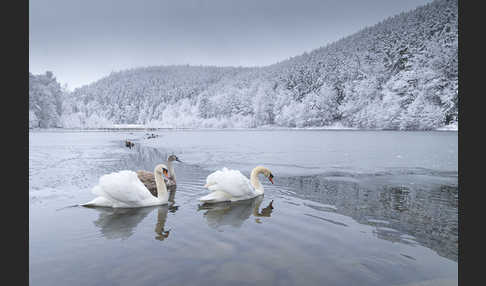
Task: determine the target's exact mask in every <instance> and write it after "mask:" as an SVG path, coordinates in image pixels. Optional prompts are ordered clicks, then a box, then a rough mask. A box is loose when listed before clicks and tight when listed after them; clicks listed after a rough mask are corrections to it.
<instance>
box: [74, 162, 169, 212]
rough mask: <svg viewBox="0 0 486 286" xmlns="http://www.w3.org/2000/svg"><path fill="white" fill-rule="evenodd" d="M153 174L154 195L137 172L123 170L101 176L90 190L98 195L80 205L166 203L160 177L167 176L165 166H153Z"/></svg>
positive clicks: (165, 190) (124, 206) (166, 199)
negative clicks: (155, 192) (155, 190)
mask: <svg viewBox="0 0 486 286" xmlns="http://www.w3.org/2000/svg"><path fill="white" fill-rule="evenodd" d="M154 174H155V183H156V185H157V196H156V197H155V196H153V195H152V193H151V192H150V191H149V190H148V189H147V188H146V187H145V186H144V184H143V183H142V182H141V181H140V180H139V179H138V177H137V173H135V172H133V171H130V170H123V171H120V172H114V173H111V174H107V175H103V176H101V178H100V180H99V182H98V185H96V186H94V187H93V189H92V190H91V192H92V193H93V194H95V195H97V196H98V197H96V198H95V199H93V200H92V201H90V202H88V203H86V204H82V206H86V207H112V208H136V207H146V206H155V205H164V204H167V202H168V199H169V193H168V192H167V187H166V185H165V182H164V179H163V178H162V174H163V175H164V176H166V177H167V176H168V170H167V166H166V165H164V164H159V165H157V166H155V169H154Z"/></svg>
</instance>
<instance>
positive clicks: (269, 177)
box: [268, 174, 273, 184]
mask: <svg viewBox="0 0 486 286" xmlns="http://www.w3.org/2000/svg"><path fill="white" fill-rule="evenodd" d="M268 180H269V181H270V182H272V184H273V175H272V174H270V176H268Z"/></svg>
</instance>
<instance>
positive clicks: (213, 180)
mask: <svg viewBox="0 0 486 286" xmlns="http://www.w3.org/2000/svg"><path fill="white" fill-rule="evenodd" d="M259 174H263V175H264V176H265V177H267V178H268V180H269V181H270V182H271V183H272V184H273V174H272V172H271V171H270V170H269V169H267V168H265V167H263V166H257V167H255V168H254V169H253V170H252V171H251V175H250V180H248V178H246V177H245V176H244V175H243V174H242V173H241V172H240V171H238V170H230V169H227V168H223V169H221V170H218V171H216V172H214V173H211V174H209V176H208V177H207V178H206V185H204V187H205V188H207V189H208V190H209V191H211V193H209V194H208V195H206V196H204V197H201V198H200V199H199V200H200V201H201V202H203V203H217V202H225V201H231V202H234V201H241V200H247V199H251V198H254V197H256V196H259V195H263V186H262V184H261V183H260V180H259V179H258V175H259Z"/></svg>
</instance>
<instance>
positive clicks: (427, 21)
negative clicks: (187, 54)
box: [29, 0, 458, 130]
mask: <svg viewBox="0 0 486 286" xmlns="http://www.w3.org/2000/svg"><path fill="white" fill-rule="evenodd" d="M457 4H458V2H457V0H436V1H433V2H431V3H429V4H427V5H425V6H421V7H418V8H417V9H415V10H412V11H409V12H406V13H401V14H399V15H396V16H393V17H390V18H388V19H385V20H383V21H382V22H380V23H378V24H376V25H374V26H372V27H366V28H364V29H362V30H361V31H359V32H357V33H355V34H353V35H350V36H348V37H345V38H342V39H339V40H337V41H336V42H333V43H331V44H329V45H326V46H324V47H321V48H318V49H316V50H313V51H311V52H309V53H304V54H303V55H299V56H296V57H292V58H290V59H287V60H285V61H282V62H279V63H276V64H273V65H270V66H266V67H255V68H243V67H212V66H158V67H145V68H137V69H131V70H125V71H120V72H115V73H111V74H110V75H108V76H106V77H104V78H102V79H100V80H98V81H96V82H94V83H92V84H89V85H86V86H83V87H81V88H78V89H75V90H74V91H73V92H71V93H66V94H65V95H64V96H61V95H59V91H60V88H59V89H58V87H59V84H57V82H56V83H54V82H55V80H54V81H52V79H53V77H52V74H51V75H50V76H48V75H47V74H46V75H39V76H33V75H29V78H30V86H29V99H30V101H29V120H30V114H31V113H32V120H31V121H32V125H31V126H36V127H53V126H62V127H67V128H71V127H76V128H78V127H81V128H89V127H101V126H109V125H110V124H145V125H148V126H152V127H195V128H198V127H199V128H200V127H220V128H225V127H260V126H282V127H322V126H329V125H333V124H340V125H343V126H348V127H357V128H378V129H394V130H398V129H400V130H430V129H436V128H439V127H442V126H446V125H449V124H456V123H457V121H458V7H457ZM42 94H43V95H45V96H40V95H42Z"/></svg>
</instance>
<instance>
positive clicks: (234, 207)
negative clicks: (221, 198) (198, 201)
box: [198, 196, 273, 228]
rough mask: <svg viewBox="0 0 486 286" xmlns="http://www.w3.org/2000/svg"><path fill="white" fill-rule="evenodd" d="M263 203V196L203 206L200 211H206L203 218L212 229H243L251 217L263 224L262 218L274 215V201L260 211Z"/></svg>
mask: <svg viewBox="0 0 486 286" xmlns="http://www.w3.org/2000/svg"><path fill="white" fill-rule="evenodd" d="M262 202H263V196H258V197H256V198H253V199H249V200H244V201H237V202H223V203H216V204H203V205H200V206H199V208H198V211H199V210H205V211H206V212H204V213H203V217H204V218H205V219H206V222H207V224H208V225H209V226H211V227H214V228H218V227H220V226H223V225H230V226H233V227H241V226H242V225H243V222H244V221H245V220H247V219H248V218H250V216H251V215H253V216H254V217H255V222H257V223H261V222H262V221H261V219H260V218H261V217H270V216H271V215H272V211H273V200H272V201H271V202H270V203H269V204H268V205H267V206H266V207H264V208H262V210H261V211H260V205H261V204H262Z"/></svg>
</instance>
